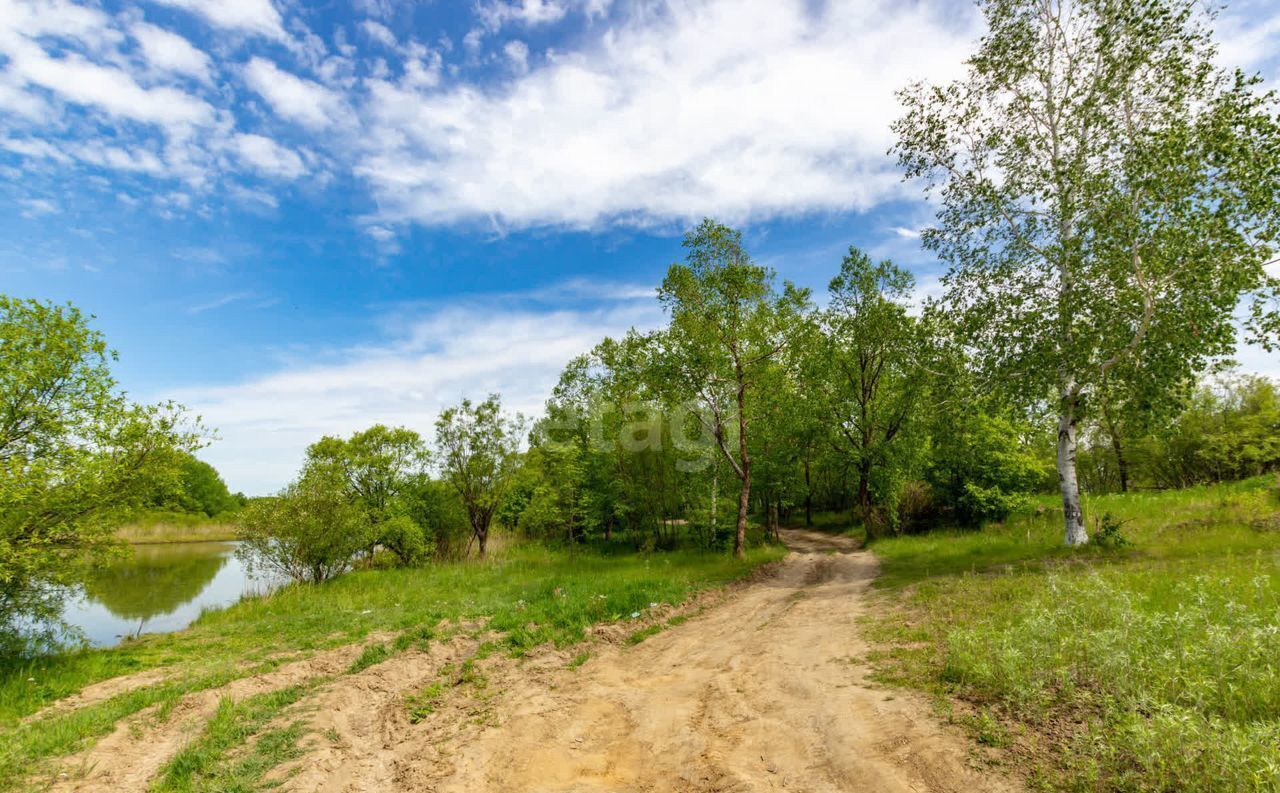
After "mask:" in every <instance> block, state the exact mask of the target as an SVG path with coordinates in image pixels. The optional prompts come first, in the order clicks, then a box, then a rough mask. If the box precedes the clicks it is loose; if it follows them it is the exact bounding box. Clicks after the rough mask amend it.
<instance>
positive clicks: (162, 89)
mask: <svg viewBox="0 0 1280 793" xmlns="http://www.w3.org/2000/svg"><path fill="white" fill-rule="evenodd" d="M0 47H3V49H2V50H0V51H3V53H4V54H5V55H6V56H8V58H9V61H10V62H9V73H10V74H11V75H12V76H13V77H16V78H18V79H20V80H22V81H24V82H26V83H28V84H31V85H37V86H40V87H41V88H44V89H47V90H49V91H52V92H53V93H55V94H57V95H58V96H60V97H61V98H62V99H64V100H66V101H69V102H73V103H75V104H79V105H86V106H90V107H97V108H100V109H102V110H104V111H106V112H107V113H109V114H111V115H113V116H118V117H121V118H125V119H130V120H133V121H140V122H144V123H152V124H160V125H171V124H202V123H207V122H209V121H210V120H211V119H212V117H213V108H212V107H210V106H209V105H208V104H207V103H206V102H204V101H203V100H201V99H198V98H196V97H193V96H191V95H189V94H187V93H184V92H183V91H180V90H178V89H177V88H172V87H170V86H156V87H151V88H147V87H143V86H142V85H139V84H138V82H137V80H135V79H134V78H133V76H131V75H130V74H128V73H127V72H125V71H122V70H120V69H117V68H114V67H111V66H103V65H99V64H96V63H93V62H91V61H89V60H87V59H86V58H84V57H83V56H81V55H79V54H77V53H69V54H67V55H64V56H63V57H60V58H55V57H51V56H50V55H49V54H48V53H46V52H45V50H44V49H43V48H42V47H41V46H40V45H39V44H37V43H36V42H34V41H31V40H30V39H25V38H16V37H14V38H10V39H9V40H8V41H7V42H0Z"/></svg>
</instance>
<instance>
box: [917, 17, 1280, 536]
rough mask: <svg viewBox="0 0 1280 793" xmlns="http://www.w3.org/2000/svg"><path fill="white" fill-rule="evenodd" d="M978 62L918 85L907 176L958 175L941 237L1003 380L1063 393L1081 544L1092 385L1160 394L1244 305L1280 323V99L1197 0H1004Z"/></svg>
mask: <svg viewBox="0 0 1280 793" xmlns="http://www.w3.org/2000/svg"><path fill="white" fill-rule="evenodd" d="M982 9H983V11H984V14H985V16H986V21H987V33H986V34H985V35H984V36H983V38H982V40H981V42H980V45H979V47H978V51H977V52H976V53H975V54H974V56H973V57H972V58H971V59H970V60H969V70H968V74H967V75H966V76H965V77H964V78H963V79H961V80H958V81H956V82H954V83H951V84H949V85H946V86H940V87H931V86H924V85H916V86H912V87H911V88H909V89H907V90H905V91H903V92H901V93H900V98H901V100H902V102H903V104H904V106H905V115H904V116H903V117H902V118H901V119H899V120H898V121H897V122H896V123H895V125H894V129H895V131H896V132H897V134H898V144H897V147H896V151H897V153H898V155H899V160H900V162H901V164H902V165H903V166H904V167H905V168H906V172H907V176H908V177H909V178H920V179H923V180H925V182H926V183H927V184H928V185H929V188H931V189H933V188H936V189H938V191H939V194H940V201H941V209H940V211H939V213H938V223H937V226H936V227H935V228H931V229H929V230H927V231H926V232H925V236H924V243H925V246H926V247H927V248H929V249H930V250H932V251H934V252H935V253H937V254H938V256H940V257H941V258H942V259H943V260H944V261H946V262H947V263H948V264H949V265H950V270H949V272H948V274H947V276H946V278H945V284H946V286H947V294H946V299H945V303H946V306H947V308H948V309H949V311H950V313H951V315H952V317H953V318H954V320H955V322H956V324H957V327H958V328H959V330H960V332H961V333H962V335H963V337H964V338H965V340H966V342H967V343H968V344H969V345H970V347H971V348H972V350H973V351H974V353H975V354H976V356H977V359H978V362H979V364H980V365H981V368H982V370H983V372H984V373H985V374H986V375H987V376H988V378H989V381H990V384H991V387H992V388H996V389H1001V390H1003V391H1005V392H1007V393H1008V394H1009V395H1011V396H1013V397H1015V398H1016V399H1018V400H1019V401H1021V402H1022V403H1024V404H1032V405H1039V404H1042V403H1044V401H1045V400H1052V403H1053V405H1054V407H1055V409H1056V413H1057V415H1058V418H1059V446H1060V449H1059V454H1058V468H1059V475H1060V481H1061V487H1062V493H1063V499H1064V505H1065V509H1064V521H1065V526H1066V540H1067V544H1072V545H1074V544H1079V543H1083V542H1085V541H1087V534H1086V532H1085V530H1084V521H1083V517H1082V514H1081V512H1080V508H1079V498H1080V497H1079V488H1078V485H1077V476H1076V469H1075V460H1076V448H1075V447H1076V432H1077V426H1078V425H1079V423H1080V421H1081V420H1082V419H1083V418H1084V417H1085V416H1086V415H1087V409H1088V405H1089V401H1090V399H1092V398H1095V397H1097V396H1099V395H1100V394H1102V395H1103V396H1104V397H1105V395H1106V393H1107V391H1109V390H1112V391H1114V390H1115V389H1116V388H1117V386H1119V387H1120V388H1119V390H1120V391H1121V392H1127V393H1129V394H1131V395H1134V396H1135V401H1141V399H1140V398H1138V397H1140V396H1141V395H1143V394H1144V393H1145V394H1154V395H1156V397H1159V395H1162V394H1164V393H1167V392H1169V391H1170V390H1172V389H1174V388H1177V387H1178V386H1179V385H1180V384H1182V383H1184V382H1186V381H1188V380H1189V379H1191V378H1192V377H1193V376H1194V375H1195V373H1197V372H1198V371H1202V370H1203V369H1204V367H1205V365H1206V364H1207V363H1208V362H1209V360H1211V359H1212V358H1213V357H1215V356H1220V355H1224V354H1227V353H1229V352H1230V351H1231V349H1232V347H1233V345H1234V342H1235V337H1236V327H1235V321H1234V311H1235V309H1236V306H1237V305H1238V304H1239V302H1240V301H1241V299H1242V298H1245V297H1247V296H1249V295H1251V294H1252V295H1255V296H1257V297H1258V300H1256V301H1255V302H1254V312H1253V314H1252V316H1251V320H1250V323H1251V326H1252V329H1253V333H1254V334H1255V335H1256V336H1260V337H1263V338H1274V336H1268V334H1274V331H1275V329H1276V327H1277V325H1278V324H1280V316H1278V315H1277V313H1276V312H1275V311H1274V310H1273V309H1272V310H1268V309H1267V306H1268V305H1271V304H1270V303H1269V302H1268V301H1266V300H1265V299H1264V298H1267V297H1269V296H1274V295H1275V294H1276V293H1277V291H1278V289H1280V281H1278V280H1277V279H1276V278H1273V277H1271V276H1268V275H1267V273H1266V271H1265V269H1264V264H1265V263H1266V262H1267V261H1268V260H1270V259H1271V258H1273V256H1274V254H1275V252H1276V239H1277V234H1278V233H1280V211H1277V208H1276V207H1277V203H1276V200H1275V196H1276V195H1277V192H1280V119H1278V118H1277V116H1276V112H1275V111H1276V107H1277V104H1276V97H1275V95H1274V94H1272V93H1269V92H1263V91H1261V90H1259V89H1258V85H1257V83H1258V80H1257V79H1254V78H1249V77H1246V76H1245V75H1244V74H1243V73H1241V72H1228V71H1226V70H1223V69H1221V68H1219V67H1218V66H1217V64H1216V62H1215V54H1216V47H1215V45H1214V42H1213V38H1212V32H1211V23H1212V21H1213V11H1212V10H1210V9H1206V8H1205V7H1203V6H1202V5H1201V4H1199V3H1196V2H1194V0H1144V1H1143V2H1141V3H1136V4H1135V3H1113V2H1107V0H1087V1H1086V2H1080V3H1070V4H1067V3H1058V4H1055V3H1043V2H1039V0H985V2H983V3H982Z"/></svg>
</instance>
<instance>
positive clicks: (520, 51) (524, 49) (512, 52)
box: [502, 39, 529, 74]
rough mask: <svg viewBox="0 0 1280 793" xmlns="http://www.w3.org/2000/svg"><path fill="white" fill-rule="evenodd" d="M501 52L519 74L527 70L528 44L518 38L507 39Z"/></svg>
mask: <svg viewBox="0 0 1280 793" xmlns="http://www.w3.org/2000/svg"><path fill="white" fill-rule="evenodd" d="M502 52H503V54H505V55H506V56H507V60H509V61H510V62H511V66H512V68H514V69H515V70H516V71H517V72H519V73H520V74H523V73H525V72H527V71H529V45H528V44H525V43H524V42H523V41H520V40H518V39H513V40H512V41H508V42H507V43H506V44H505V45H504V46H503V47H502Z"/></svg>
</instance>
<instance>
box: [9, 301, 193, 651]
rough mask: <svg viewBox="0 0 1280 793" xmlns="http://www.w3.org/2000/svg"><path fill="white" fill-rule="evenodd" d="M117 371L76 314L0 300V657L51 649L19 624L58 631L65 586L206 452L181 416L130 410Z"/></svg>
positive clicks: (45, 635)
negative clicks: (198, 452)
mask: <svg viewBox="0 0 1280 793" xmlns="http://www.w3.org/2000/svg"><path fill="white" fill-rule="evenodd" d="M113 360H115V353H114V352H112V351H110V350H109V349H108V348H107V344H106V341H105V340H104V338H103V336H102V334H101V333H99V332H98V331H96V330H93V329H92V328H91V327H90V326H89V318H88V317H86V316H85V315H83V314H81V313H80V311H79V310H77V309H75V308H74V307H71V306H57V305H53V304H51V303H41V302H37V301H33V300H18V299H14V298H10V297H5V296H0V653H13V652H20V651H24V650H26V649H30V647H31V645H32V644H40V643H49V642H52V641H53V640H54V639H55V638H56V632H55V631H54V630H52V629H49V628H40V629H38V630H34V631H32V630H27V631H24V630H20V629H19V627H18V626H19V623H21V624H23V625H26V626H29V627H30V626H37V625H42V626H48V625H50V624H51V623H52V621H54V620H56V617H57V615H58V614H59V612H60V610H61V596H62V591H61V587H63V586H67V585H71V584H73V583H75V582H76V581H77V580H79V577H80V574H81V571H82V569H83V567H84V566H86V565H94V564H98V563H100V562H101V561H102V559H103V556H104V555H107V554H109V552H110V551H111V550H112V549H113V548H114V547H115V546H116V543H115V540H114V538H113V532H114V529H115V527H117V526H119V525H120V524H121V523H122V522H124V521H126V520H127V519H128V518H130V517H131V516H132V515H133V514H134V513H135V512H136V511H137V510H139V509H140V508H142V507H143V506H144V505H146V503H147V502H148V499H149V497H150V495H151V494H152V493H154V492H155V491H156V489H157V487H160V486H161V485H164V484H166V483H167V485H168V486H173V485H174V484H175V483H176V480H177V477H178V473H179V468H180V465H181V463H182V461H183V459H185V455H186V454H188V453H190V452H191V451H192V450H194V449H196V448H197V447H198V446H199V445H200V444H201V440H202V437H203V430H202V429H201V428H200V427H199V426H198V425H196V424H194V423H192V422H190V421H188V420H187V419H186V418H185V414H184V413H183V411H182V409H181V408H180V407H179V406H177V405H174V404H163V405H137V404H133V403H131V402H130V401H129V400H128V399H126V398H125V396H124V394H123V393H121V392H120V391H119V389H118V388H117V386H116V382H115V380H114V379H112V377H111V372H110V366H109V365H110V363H111V362H112V361H113Z"/></svg>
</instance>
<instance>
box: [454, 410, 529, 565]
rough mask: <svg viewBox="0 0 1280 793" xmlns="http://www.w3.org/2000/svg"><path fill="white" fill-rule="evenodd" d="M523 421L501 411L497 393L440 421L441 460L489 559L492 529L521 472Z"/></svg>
mask: <svg viewBox="0 0 1280 793" xmlns="http://www.w3.org/2000/svg"><path fill="white" fill-rule="evenodd" d="M522 433H523V421H522V420H521V419H520V418H519V417H518V416H517V417H515V418H512V417H510V416H507V415H505V414H504V413H503V412H502V403H501V402H500V401H499V398H498V395H497V394H491V395H490V396H489V398H488V399H486V400H484V401H483V402H479V403H475V404H473V403H472V402H471V400H469V399H464V400H462V403H461V404H459V405H456V406H454V407H451V408H448V409H446V410H444V411H443V412H442V413H441V414H440V417H439V418H438V419H436V450H437V451H436V459H437V460H438V462H439V465H440V467H441V469H442V471H443V473H444V477H445V479H446V480H448V482H449V484H451V485H452V486H453V488H454V489H455V490H456V491H457V492H458V496H459V497H460V498H461V499H462V503H463V505H464V507H465V508H466V510H467V518H468V520H469V521H470V523H471V536H472V537H473V538H474V539H475V541H476V543H477V545H478V546H479V550H480V557H481V558H484V555H485V552H486V550H487V547H488V543H489V526H490V524H491V523H492V522H493V514H494V512H495V511H496V510H497V509H498V505H499V504H500V503H501V502H502V496H503V494H504V493H506V490H507V486H508V485H509V484H510V483H511V478H512V476H513V475H514V473H515V472H516V469H517V465H518V462H519V459H518V457H519V455H518V453H519V450H520V441H521V434H522Z"/></svg>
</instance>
